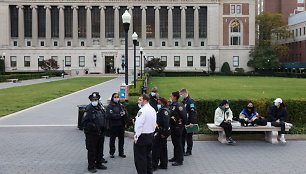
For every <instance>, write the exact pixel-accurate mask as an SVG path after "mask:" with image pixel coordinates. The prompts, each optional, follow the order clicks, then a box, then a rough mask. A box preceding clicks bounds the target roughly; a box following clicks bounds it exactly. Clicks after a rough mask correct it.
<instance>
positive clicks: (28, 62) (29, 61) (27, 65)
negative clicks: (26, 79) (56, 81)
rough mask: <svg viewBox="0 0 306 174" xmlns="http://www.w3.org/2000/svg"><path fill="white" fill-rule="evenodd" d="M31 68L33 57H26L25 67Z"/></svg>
mask: <svg viewBox="0 0 306 174" xmlns="http://www.w3.org/2000/svg"><path fill="white" fill-rule="evenodd" d="M30 66H31V57H30V56H24V67H30Z"/></svg>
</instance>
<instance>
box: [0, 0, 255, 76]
mask: <svg viewBox="0 0 306 174" xmlns="http://www.w3.org/2000/svg"><path fill="white" fill-rule="evenodd" d="M126 10H127V11H128V12H129V13H130V14H131V16H132V20H131V24H130V29H129V32H128V36H129V39H128V45H129V55H128V57H129V66H128V69H129V72H130V73H132V72H133V61H134V57H133V56H134V49H133V41H132V37H131V36H132V33H133V32H136V33H137V34H138V42H139V44H138V46H137V47H136V66H137V70H139V69H140V62H141V61H140V59H141V58H140V52H139V48H140V47H143V49H144V51H143V52H144V53H145V58H143V62H144V61H145V60H150V59H151V58H160V59H161V61H163V62H164V63H165V64H166V65H167V66H166V68H165V70H166V71H208V67H209V58H210V57H211V56H212V55H214V56H215V58H216V71H219V70H220V68H221V66H222V64H223V63H224V62H228V63H229V64H230V66H231V69H232V70H234V69H235V68H244V69H245V70H246V71H248V70H250V68H249V67H247V62H248V60H249V51H250V50H251V48H252V47H253V46H254V45H255V15H256V7H255V1H253V0H236V1H234V2H233V1H232V0H188V1H187V0H31V1H29V0H1V1H0V15H1V18H0V21H1V24H2V25H0V31H1V32H0V55H1V52H2V57H5V68H6V71H38V70H39V66H38V65H39V62H40V61H42V60H47V59H54V60H56V61H57V63H58V65H59V67H60V69H64V70H65V71H66V72H68V73H71V74H72V75H73V74H82V73H84V72H89V73H102V74H103V73H114V72H115V69H117V68H120V71H122V72H123V65H124V64H125V60H124V54H125V49H124V48H125V47H124V43H125V39H124V36H125V33H124V29H123V24H122V18H121V16H122V14H123V13H124V12H125V11H126ZM142 66H143V65H142Z"/></svg>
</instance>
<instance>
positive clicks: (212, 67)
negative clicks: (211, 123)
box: [209, 55, 216, 72]
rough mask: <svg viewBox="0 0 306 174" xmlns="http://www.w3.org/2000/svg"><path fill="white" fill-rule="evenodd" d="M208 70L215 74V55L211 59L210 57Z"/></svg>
mask: <svg viewBox="0 0 306 174" xmlns="http://www.w3.org/2000/svg"><path fill="white" fill-rule="evenodd" d="M209 66H210V70H211V72H215V70H216V58H215V55H212V56H211V57H210V65H209Z"/></svg>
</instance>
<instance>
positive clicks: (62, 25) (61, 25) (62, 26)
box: [57, 5, 65, 47]
mask: <svg viewBox="0 0 306 174" xmlns="http://www.w3.org/2000/svg"><path fill="white" fill-rule="evenodd" d="M57 8H58V9H59V46H60V47H64V46H65V17H64V8H65V7H64V6H62V5H61V6H58V7H57Z"/></svg>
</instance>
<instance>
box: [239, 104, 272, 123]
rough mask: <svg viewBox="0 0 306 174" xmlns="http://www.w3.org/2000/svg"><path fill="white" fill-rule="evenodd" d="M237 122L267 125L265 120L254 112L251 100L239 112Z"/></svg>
mask: <svg viewBox="0 0 306 174" xmlns="http://www.w3.org/2000/svg"><path fill="white" fill-rule="evenodd" d="M239 122H240V123H241V126H249V125H251V126H255V125H259V126H266V125H267V120H266V119H264V118H263V117H261V116H260V115H259V114H258V113H257V112H256V110H255V107H254V104H253V103H252V102H251V101H248V102H247V105H246V108H244V109H243V110H242V111H241V112H240V115H239Z"/></svg>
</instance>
